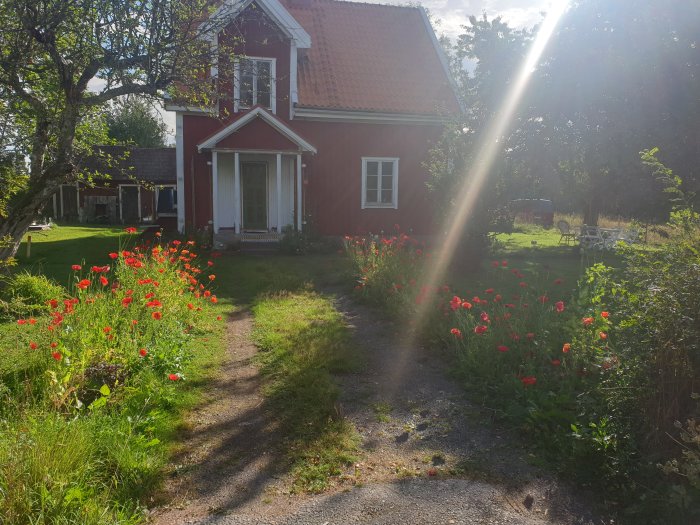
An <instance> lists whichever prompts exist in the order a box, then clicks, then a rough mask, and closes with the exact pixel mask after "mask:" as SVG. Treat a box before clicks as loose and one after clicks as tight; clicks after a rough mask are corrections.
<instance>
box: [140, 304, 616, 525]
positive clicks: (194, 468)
mask: <svg viewBox="0 0 700 525" xmlns="http://www.w3.org/2000/svg"><path fill="white" fill-rule="evenodd" d="M336 307H337V309H338V310H339V311H341V312H342V313H343V315H344V316H345V317H346V319H347V322H348V325H349V327H350V328H351V330H352V331H353V333H354V335H355V339H356V341H357V343H358V347H359V348H360V349H361V351H363V353H364V354H365V356H366V366H365V367H364V369H363V370H362V371H360V372H359V373H356V374H348V375H344V376H340V377H338V383H339V385H340V387H341V392H342V394H341V398H340V400H339V410H340V411H341V413H342V414H343V415H344V417H346V418H347V419H349V420H350V421H351V422H352V423H353V424H354V425H355V427H356V428H357V430H358V432H359V433H360V435H361V438H362V450H361V452H360V454H359V456H360V459H359V461H358V462H357V463H356V464H355V465H352V466H351V467H350V468H349V469H348V471H347V472H346V473H345V474H346V475H345V476H341V477H340V478H339V480H338V481H337V483H336V484H335V486H334V488H333V489H332V490H331V491H329V492H328V493H326V494H323V495H320V496H300V495H291V494H290V493H289V487H290V478H289V475H288V472H286V471H285V461H284V450H283V447H282V439H283V436H281V435H280V433H279V432H278V431H277V429H276V426H275V418H274V415H273V414H271V413H270V412H269V411H268V410H266V406H265V400H264V398H263V397H262V396H261V395H260V393H259V389H260V378H259V375H258V373H257V369H256V368H255V366H254V365H253V364H252V363H251V359H252V357H253V356H254V354H255V352H256V349H255V347H254V346H253V345H252V343H251V342H250V337H249V336H250V330H251V327H252V319H251V318H250V316H249V314H245V313H244V314H240V315H238V316H236V317H234V318H232V319H231V320H230V321H229V328H230V330H229V331H230V345H229V346H230V353H229V356H228V359H227V361H226V363H225V365H224V367H223V369H222V371H221V374H220V379H219V380H218V381H217V382H215V384H214V385H212V392H211V395H210V396H209V399H208V402H207V404H206V405H205V406H203V407H201V409H200V410H198V411H196V412H194V414H193V421H192V424H191V428H190V429H189V430H188V431H187V433H186V435H185V438H184V442H183V445H182V453H181V454H180V455H178V456H177V457H176V459H175V462H174V464H175V465H176V466H175V467H174V468H173V475H172V476H171V478H170V479H169V481H168V483H167V487H166V491H165V493H164V495H163V498H162V499H163V501H166V502H168V503H167V505H164V506H161V507H157V508H155V509H154V511H153V512H152V518H153V522H154V523H156V524H158V525H165V524H180V523H183V524H184V523H191V524H198V525H205V524H206V525H228V524H246V525H247V524H251V525H253V524H254V525H268V524H269V525H285V524H289V525H291V524H308V525H313V524H317V525H335V524H338V525H340V524H350V523H358V524H377V525H381V524H387V525H388V524H402V525H419V524H428V523H430V524H443V523H444V524H450V523H455V524H500V523H503V524H544V523H550V524H567V525H568V524H598V523H603V521H602V520H600V519H599V518H596V517H594V515H593V514H592V513H591V512H590V511H589V510H588V509H589V506H588V505H587V504H586V502H585V500H584V499H583V498H582V496H581V495H580V494H578V493H576V492H575V491H574V490H573V489H572V488H571V487H569V486H567V485H565V484H562V483H561V482H560V481H557V480H556V479H554V478H552V477H551V476H548V475H547V474H545V473H543V472H540V471H538V470H537V469H535V468H533V467H532V466H530V465H528V464H527V462H526V461H525V460H524V455H525V452H524V451H523V450H522V448H521V447H520V446H519V444H518V443H517V440H516V439H515V437H514V436H513V435H510V434H508V433H506V432H499V431H496V430H493V429H492V425H489V423H488V422H487V421H485V420H484V417H485V416H484V414H483V411H482V410H479V409H477V408H476V407H474V406H472V405H471V404H470V403H469V401H468V400H467V399H466V398H465V395H464V391H463V389H462V388H460V387H459V385H457V384H455V383H454V382H452V381H451V380H449V379H448V376H447V373H446V372H447V371H446V370H445V369H444V367H443V366H442V365H441V363H442V361H444V360H443V359H439V358H436V356H435V355H429V354H428V352H427V351H426V350H424V349H422V348H420V347H419V346H417V345H416V344H414V343H413V342H410V341H406V340H404V339H403V338H402V335H403V334H402V333H400V332H399V330H398V327H396V326H395V325H393V324H392V323H391V322H390V321H388V320H386V319H383V318H381V316H380V315H379V314H378V313H377V311H376V310H372V309H369V308H366V307H364V306H361V305H357V304H356V303H354V302H353V301H352V300H351V299H349V298H348V297H345V296H342V295H340V296H338V298H337V299H336Z"/></svg>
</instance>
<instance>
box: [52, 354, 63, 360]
mask: <svg viewBox="0 0 700 525" xmlns="http://www.w3.org/2000/svg"><path fill="white" fill-rule="evenodd" d="M51 357H53V358H54V359H55V360H56V361H60V360H61V358H62V357H63V356H62V355H61V352H51Z"/></svg>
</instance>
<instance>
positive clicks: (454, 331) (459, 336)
mask: <svg viewBox="0 0 700 525" xmlns="http://www.w3.org/2000/svg"><path fill="white" fill-rule="evenodd" d="M450 333H451V334H452V335H454V336H455V337H456V338H457V339H462V331H461V330H460V329H459V328H453V329H452V330H450Z"/></svg>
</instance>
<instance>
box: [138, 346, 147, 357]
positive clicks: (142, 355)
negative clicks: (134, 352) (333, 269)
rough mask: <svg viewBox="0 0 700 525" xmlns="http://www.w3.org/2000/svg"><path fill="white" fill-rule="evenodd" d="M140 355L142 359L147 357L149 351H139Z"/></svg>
mask: <svg viewBox="0 0 700 525" xmlns="http://www.w3.org/2000/svg"><path fill="white" fill-rule="evenodd" d="M139 355H140V356H141V357H146V356H147V355H148V350H146V349H145V348H142V349H141V350H139Z"/></svg>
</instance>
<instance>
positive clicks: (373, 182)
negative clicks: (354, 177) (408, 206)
mask: <svg viewBox="0 0 700 525" xmlns="http://www.w3.org/2000/svg"><path fill="white" fill-rule="evenodd" d="M398 190H399V159H397V158H385V157H362V208H398V207H399V196H398Z"/></svg>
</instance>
